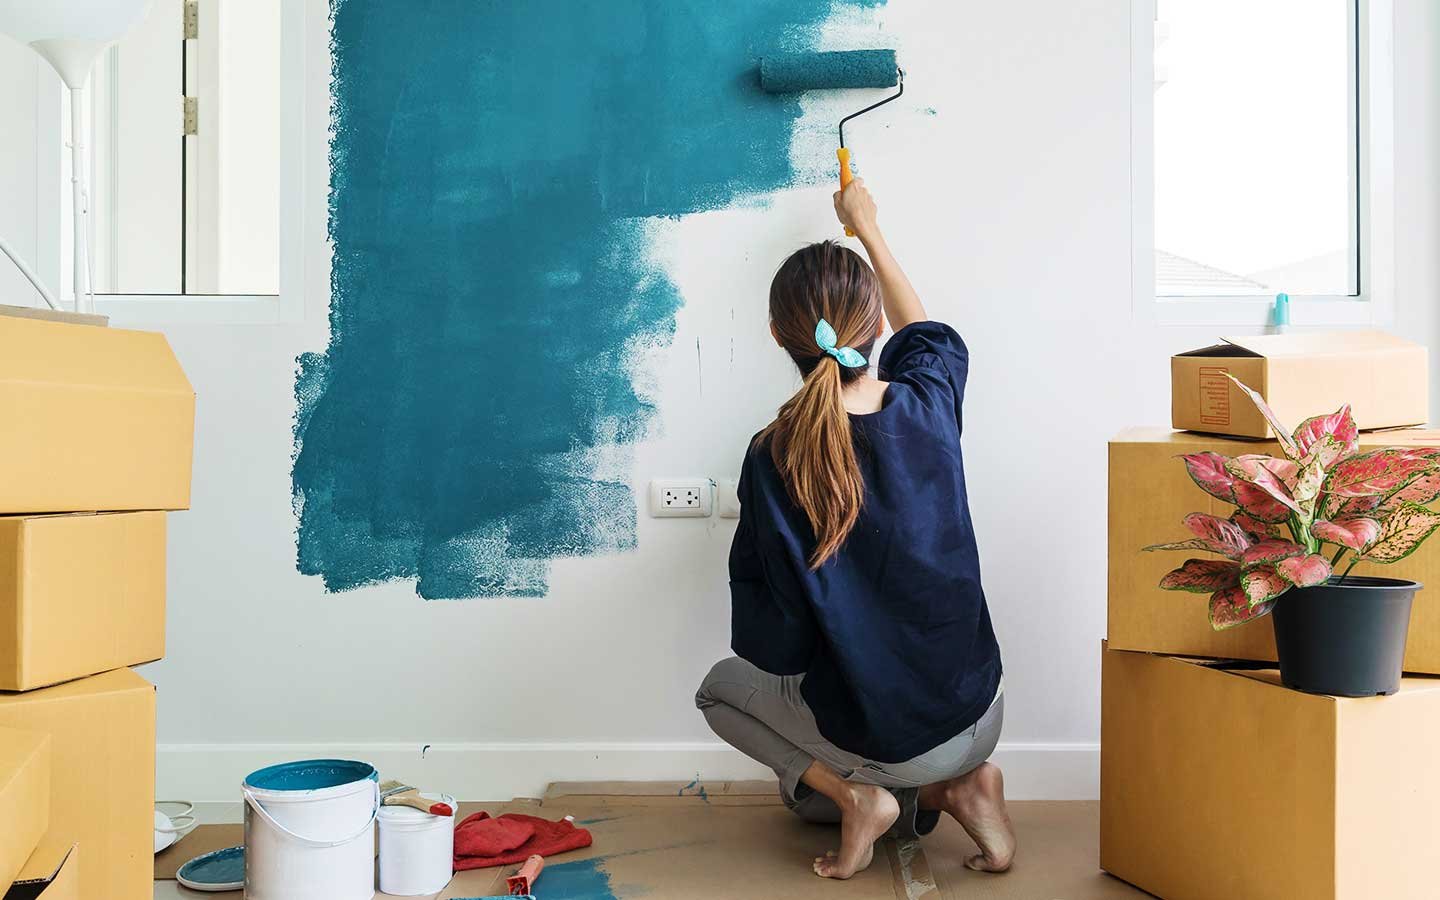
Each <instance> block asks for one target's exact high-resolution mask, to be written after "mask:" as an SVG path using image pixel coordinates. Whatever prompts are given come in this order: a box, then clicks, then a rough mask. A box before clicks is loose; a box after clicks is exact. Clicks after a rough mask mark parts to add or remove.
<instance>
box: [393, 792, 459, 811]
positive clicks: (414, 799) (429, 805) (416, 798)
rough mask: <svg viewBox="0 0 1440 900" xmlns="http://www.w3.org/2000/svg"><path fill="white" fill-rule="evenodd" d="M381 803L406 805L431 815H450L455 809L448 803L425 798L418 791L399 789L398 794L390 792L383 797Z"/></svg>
mask: <svg viewBox="0 0 1440 900" xmlns="http://www.w3.org/2000/svg"><path fill="white" fill-rule="evenodd" d="M383 803H384V804H385V805H386V806H408V807H410V808H411V809H418V810H420V811H421V812H427V813H429V814H430V815H432V816H451V815H454V814H455V810H453V809H451V808H450V804H448V803H440V802H438V801H435V800H427V799H426V798H424V797H422V796H420V792H419V791H401V792H400V793H398V794H391V795H390V796H388V797H386V798H385V799H384V801H383Z"/></svg>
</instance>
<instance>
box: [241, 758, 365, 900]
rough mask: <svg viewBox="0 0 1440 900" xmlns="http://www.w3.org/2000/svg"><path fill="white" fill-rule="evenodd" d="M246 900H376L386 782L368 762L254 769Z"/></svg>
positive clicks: (248, 795) (246, 788) (248, 789)
mask: <svg viewBox="0 0 1440 900" xmlns="http://www.w3.org/2000/svg"><path fill="white" fill-rule="evenodd" d="M241 790H242V791H243V792H244V794H245V897H246V898H247V900H322V898H323V900H370V898H371V897H373V896H374V894H375V861H374V854H375V837H374V835H375V816H376V814H377V813H378V812H379V810H380V779H379V776H378V773H376V771H375V767H374V766H372V765H370V764H369V763H363V762H354V761H352V760H344V759H309V760H304V761H301V762H290V763H282V764H280V765H278V766H269V767H267V768H264V769H259V770H257V771H255V772H251V773H250V774H249V775H248V776H246V778H245V783H244V784H243V785H241Z"/></svg>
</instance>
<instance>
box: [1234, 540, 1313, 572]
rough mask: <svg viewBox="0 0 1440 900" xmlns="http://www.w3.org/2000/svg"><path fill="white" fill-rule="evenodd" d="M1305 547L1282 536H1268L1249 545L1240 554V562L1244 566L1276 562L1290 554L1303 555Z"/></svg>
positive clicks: (1288, 556)
mask: <svg viewBox="0 0 1440 900" xmlns="http://www.w3.org/2000/svg"><path fill="white" fill-rule="evenodd" d="M1304 554H1305V548H1304V547H1302V546H1300V545H1299V544H1297V543H1295V542H1294V541H1287V540H1284V539H1282V538H1268V539H1266V540H1263V541H1261V542H1260V543H1258V544H1255V545H1253V546H1251V547H1250V548H1249V549H1247V550H1246V551H1245V552H1244V553H1242V554H1241V555H1240V564H1241V565H1244V566H1258V565H1262V564H1265V563H1278V562H1279V561H1280V560H1282V559H1288V558H1290V557H1292V556H1303V555H1304Z"/></svg>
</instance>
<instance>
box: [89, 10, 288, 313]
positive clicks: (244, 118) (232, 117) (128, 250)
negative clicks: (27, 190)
mask: <svg viewBox="0 0 1440 900" xmlns="http://www.w3.org/2000/svg"><path fill="white" fill-rule="evenodd" d="M88 93H89V95H90V96H89V106H90V110H89V112H90V123H91V124H90V129H91V135H92V145H93V147H94V153H93V157H92V159H93V167H92V168H93V171H92V173H91V191H90V194H91V198H92V201H91V223H90V226H91V231H90V234H91V237H90V241H91V247H92V256H93V263H92V265H93V271H94V285H95V292H96V293H97V294H132V295H133V294H185V295H192V294H232V295H234V294H276V293H278V292H279V236H278V234H279V222H280V203H279V200H280V186H279V170H280V113H279V106H280V0H243V2H237V0H198V2H191V3H185V2H182V0H156V2H154V3H153V4H152V6H151V7H150V11H149V13H148V14H147V16H146V18H145V19H144V20H142V21H141V22H140V24H139V25H137V26H136V27H135V28H134V29H133V30H132V31H131V32H130V33H129V34H128V35H127V36H126V37H125V38H124V40H122V41H120V42H119V43H118V44H116V45H115V46H113V47H111V48H110V49H109V50H108V51H106V53H105V55H104V56H103V57H102V58H101V60H100V62H99V63H98V64H97V65H96V66H95V71H94V73H93V75H92V78H91V83H90V90H89V92H88Z"/></svg>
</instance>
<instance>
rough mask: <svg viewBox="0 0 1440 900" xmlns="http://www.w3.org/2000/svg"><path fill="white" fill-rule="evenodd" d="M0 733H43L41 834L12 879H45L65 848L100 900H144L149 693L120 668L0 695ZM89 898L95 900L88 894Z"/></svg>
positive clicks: (150, 856) (149, 807)
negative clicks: (45, 801) (47, 767)
mask: <svg viewBox="0 0 1440 900" xmlns="http://www.w3.org/2000/svg"><path fill="white" fill-rule="evenodd" d="M0 727H3V728H23V729H26V730H29V731H42V732H49V734H50V739H51V754H52V757H51V758H52V769H51V778H50V828H49V830H48V831H46V832H45V836H44V837H43V838H42V839H41V840H40V844H39V846H38V847H37V848H36V850H35V853H34V854H33V855H32V856H31V857H30V861H29V862H27V863H26V864H25V867H24V868H22V869H21V871H20V876H19V877H20V878H22V879H27V878H28V879H36V878H47V877H49V876H50V875H51V874H52V873H53V868H47V866H50V867H53V866H54V865H55V864H56V862H57V860H58V859H59V858H60V856H61V854H63V852H64V851H65V850H66V849H67V848H69V847H70V846H71V845H72V844H76V843H78V844H80V845H81V846H82V848H83V849H84V852H85V881H86V882H87V883H88V884H91V885H103V886H104V894H103V896H105V897H114V898H117V900H118V898H130V897H149V896H150V894H151V892H152V887H151V883H152V881H153V880H154V851H155V837H154V828H155V811H154V803H155V688H154V687H153V686H152V685H151V684H150V683H149V682H147V681H146V680H145V679H143V678H141V677H140V676H139V675H136V674H135V673H134V672H132V671H130V670H129V669H118V670H116V671H114V672H106V673H105V674H103V675H92V676H90V677H89V678H82V679H80V680H78V681H67V682H65V683H64V684H61V685H56V686H55V687H48V688H41V689H40V690H36V691H28V692H26V693H23V694H0ZM92 896H101V894H99V893H97V892H94V891H92Z"/></svg>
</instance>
